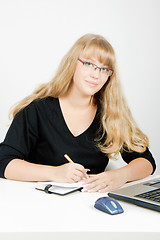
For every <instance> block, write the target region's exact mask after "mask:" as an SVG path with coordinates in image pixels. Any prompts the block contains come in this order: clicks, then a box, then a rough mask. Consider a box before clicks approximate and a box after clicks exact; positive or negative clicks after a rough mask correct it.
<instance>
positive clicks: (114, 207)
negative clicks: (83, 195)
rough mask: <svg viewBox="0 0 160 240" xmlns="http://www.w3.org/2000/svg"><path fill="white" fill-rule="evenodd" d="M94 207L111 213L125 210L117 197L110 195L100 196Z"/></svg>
mask: <svg viewBox="0 0 160 240" xmlns="http://www.w3.org/2000/svg"><path fill="white" fill-rule="evenodd" d="M94 207H95V208H97V209H99V210H101V211H103V212H106V213H109V214H111V215H114V214H119V213H123V212H124V210H123V208H122V207H121V205H120V204H119V203H118V202H117V201H116V200H115V199H113V198H110V197H101V198H98V199H97V201H96V202H95V204H94Z"/></svg>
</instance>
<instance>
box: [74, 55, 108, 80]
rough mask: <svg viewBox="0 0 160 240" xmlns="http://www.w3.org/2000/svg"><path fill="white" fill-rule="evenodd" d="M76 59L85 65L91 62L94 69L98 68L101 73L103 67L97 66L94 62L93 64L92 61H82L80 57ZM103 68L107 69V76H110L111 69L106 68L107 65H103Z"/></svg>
mask: <svg viewBox="0 0 160 240" xmlns="http://www.w3.org/2000/svg"><path fill="white" fill-rule="evenodd" d="M78 61H80V62H81V63H82V64H83V65H85V64H86V63H90V64H92V66H94V70H97V68H98V69H99V70H100V72H101V73H102V69H103V68H104V67H98V66H97V65H96V64H94V63H91V62H88V61H83V60H82V59H80V58H78ZM105 68H106V69H107V72H108V73H109V77H110V76H112V74H113V70H111V69H109V68H107V67H105Z"/></svg>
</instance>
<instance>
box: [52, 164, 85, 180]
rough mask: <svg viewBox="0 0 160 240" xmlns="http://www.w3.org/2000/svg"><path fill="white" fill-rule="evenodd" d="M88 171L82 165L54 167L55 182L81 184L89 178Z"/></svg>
mask: <svg viewBox="0 0 160 240" xmlns="http://www.w3.org/2000/svg"><path fill="white" fill-rule="evenodd" d="M87 171H89V169H85V168H84V167H83V166H82V165H81V164H78V163H65V164H63V165H61V166H57V167H54V173H53V180H52V181H56V182H68V183H74V182H79V181H80V180H82V179H83V178H86V177H87Z"/></svg>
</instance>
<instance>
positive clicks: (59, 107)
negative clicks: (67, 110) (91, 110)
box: [57, 98, 98, 139]
mask: <svg viewBox="0 0 160 240" xmlns="http://www.w3.org/2000/svg"><path fill="white" fill-rule="evenodd" d="M57 104H58V109H59V113H60V116H61V120H62V122H63V125H64V129H65V130H66V131H67V132H68V133H69V134H70V135H71V136H72V137H73V138H75V139H77V138H79V137H81V136H83V135H84V134H85V133H86V132H88V131H89V129H90V128H91V126H92V125H93V124H94V122H95V120H96V117H97V113H98V108H97V110H96V114H95V116H94V118H93V121H92V122H91V124H90V125H89V126H88V127H87V128H86V129H85V130H84V131H83V132H81V133H80V134H78V135H76V136H75V135H74V134H73V133H72V131H71V130H70V128H69V127H68V125H67V123H66V120H65V118H64V115H63V112H62V108H61V105H60V101H59V98H57Z"/></svg>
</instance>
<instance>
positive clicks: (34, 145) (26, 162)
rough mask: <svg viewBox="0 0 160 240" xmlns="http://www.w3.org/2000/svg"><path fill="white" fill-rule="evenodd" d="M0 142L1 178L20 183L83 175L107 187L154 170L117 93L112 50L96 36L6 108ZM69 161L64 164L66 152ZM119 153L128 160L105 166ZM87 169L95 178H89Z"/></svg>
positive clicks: (92, 187) (94, 185)
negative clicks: (8, 111)
mask: <svg viewBox="0 0 160 240" xmlns="http://www.w3.org/2000/svg"><path fill="white" fill-rule="evenodd" d="M11 115H12V117H13V122H12V124H11V126H10V128H9V130H8V132H7V135H6V138H5V140H4V142H3V143H2V144H1V146H0V176H1V177H5V178H7V179H13V180H19V181H58V182H59V181H61V182H76V181H80V180H82V179H84V178H86V177H87V176H88V175H87V172H88V173H90V175H89V176H90V177H89V178H87V179H86V180H84V184H86V183H87V184H89V185H88V186H87V187H84V188H83V191H89V192H95V191H99V192H106V191H110V190H111V189H115V188H118V187H120V186H122V185H123V184H125V183H126V182H128V181H134V180H138V179H142V178H144V177H146V176H148V175H150V174H152V173H153V172H154V171H155V167H156V166H155V161H154V159H153V157H152V154H151V153H150V151H149V149H148V146H149V143H148V138H147V136H146V135H145V134H143V133H142V131H141V130H140V129H139V128H138V126H137V125H136V123H135V121H134V120H133V118H132V115H131V112H130V110H129V108H128V106H127V104H126V101H125V99H124V97H123V94H122V91H121V87H120V83H119V79H118V75H117V69H116V60H115V54H114V50H113V48H112V46H111V45H110V43H109V42H108V41H107V40H106V39H104V38H103V37H102V36H99V35H94V34H86V35H84V36H82V37H81V38H80V39H78V40H77V42H76V43H75V44H74V45H73V47H72V48H71V49H70V51H69V52H68V53H67V54H66V55H65V56H64V58H63V59H62V61H61V63H60V65H59V68H58V70H57V73H56V75H55V77H54V79H53V80H52V81H50V82H49V83H46V84H43V85H41V86H40V87H39V88H38V89H37V90H35V91H34V92H33V94H31V95H30V96H28V97H26V98H25V99H23V100H22V101H21V102H20V103H18V104H17V105H16V106H15V107H14V108H13V110H12V112H11ZM66 153H67V154H68V155H69V156H70V157H71V159H72V160H73V162H74V163H73V162H72V163H71V162H67V161H66V159H65V158H64V154H66ZM119 153H121V155H122V158H123V159H124V161H125V162H126V163H128V165H126V166H125V167H122V168H120V169H116V170H112V171H106V172H104V170H105V167H106V165H107V163H108V161H109V158H114V157H116V156H117V155H118V154H119ZM92 174H93V175H92Z"/></svg>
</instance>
